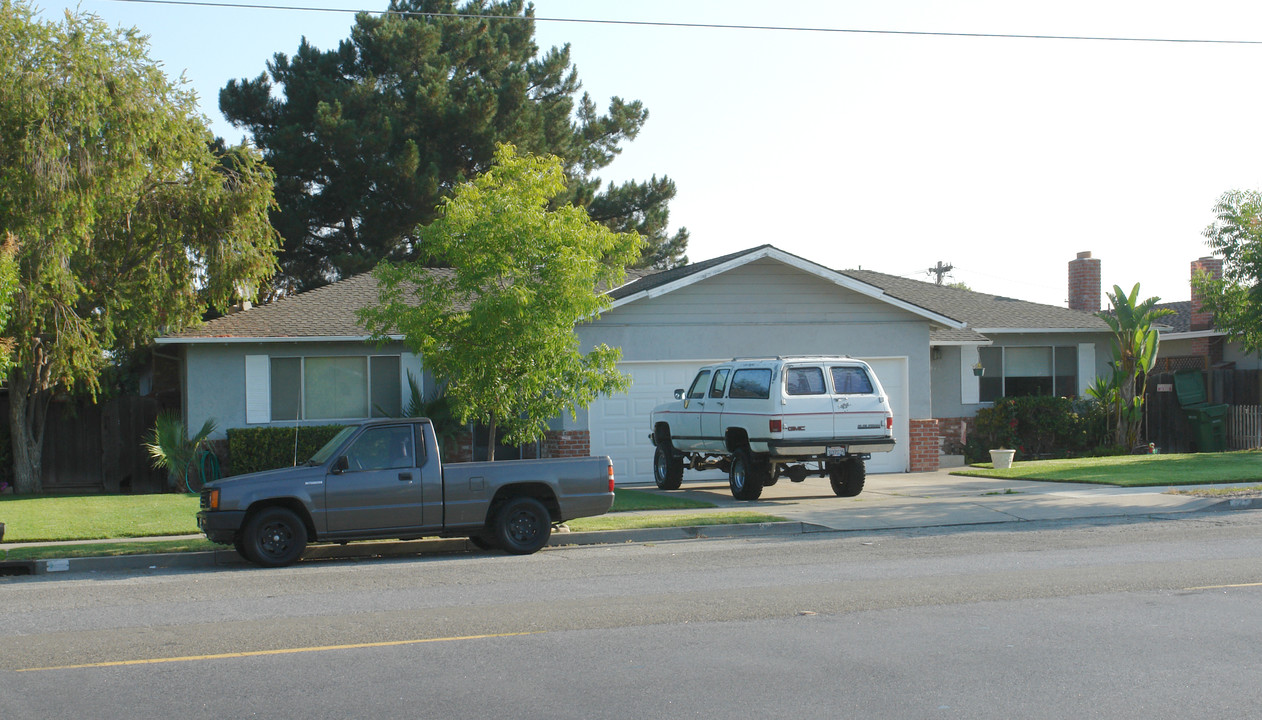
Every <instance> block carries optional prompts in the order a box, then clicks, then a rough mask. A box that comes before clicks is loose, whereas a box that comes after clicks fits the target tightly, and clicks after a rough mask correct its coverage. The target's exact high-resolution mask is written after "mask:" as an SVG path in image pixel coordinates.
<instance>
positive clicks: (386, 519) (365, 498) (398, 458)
mask: <svg viewBox="0 0 1262 720" xmlns="http://www.w3.org/2000/svg"><path fill="white" fill-rule="evenodd" d="M418 447H421V448H423V447H424V444H423V443H418V442H417V437H416V429H415V425H413V424H412V423H404V424H399V425H385V426H377V427H372V428H369V429H367V430H365V431H364V432H363V433H361V434H360V435H359V437H357V438H356V439H355V440H354V442H353V443H352V444H351V445H350V447H348V448H347V449H346V451H345V452H344V453H342V455H341V457H342V458H345V462H344V465H345V467H344V469H340V470H339V469H338V468H339V467H341V466H342V465H343V461H342V460H340V459H338V460H335V461H334V465H333V468H332V469H331V470H330V472H329V473H328V474H327V475H325V478H324V508H325V521H326V523H327V527H328V531H329V532H330V533H338V532H363V531H376V530H388V529H392V528H419V527H423V526H425V525H429V524H434V525H438V524H441V522H442V520H441V517H438V518H432V519H431V518H427V517H425V515H426V510H425V509H424V508H425V503H424V500H425V497H424V492H425V485H424V483H422V482H421V466H422V465H423V464H424V458H422V462H421V463H418V462H417V448H418ZM429 512H430V513H432V512H434V511H433V510H432V508H431V509H430V510H429Z"/></svg>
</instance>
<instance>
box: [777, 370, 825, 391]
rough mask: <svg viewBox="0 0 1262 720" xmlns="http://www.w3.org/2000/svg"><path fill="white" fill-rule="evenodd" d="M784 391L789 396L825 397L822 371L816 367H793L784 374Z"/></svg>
mask: <svg viewBox="0 0 1262 720" xmlns="http://www.w3.org/2000/svg"><path fill="white" fill-rule="evenodd" d="M784 391H785V392H786V393H788V394H789V395H825V394H827V393H828V388H827V387H825V386H824V371H823V370H821V369H820V368H817V367H794V368H789V369H788V370H785V372H784Z"/></svg>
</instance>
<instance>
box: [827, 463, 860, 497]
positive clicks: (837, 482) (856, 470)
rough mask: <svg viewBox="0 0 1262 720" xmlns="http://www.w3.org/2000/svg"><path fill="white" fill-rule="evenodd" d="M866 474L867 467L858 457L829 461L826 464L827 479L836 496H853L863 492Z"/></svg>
mask: <svg viewBox="0 0 1262 720" xmlns="http://www.w3.org/2000/svg"><path fill="white" fill-rule="evenodd" d="M867 475H868V470H867V467H865V466H864V464H863V461H862V460H860V459H858V458H851V459H849V460H843V461H842V462H839V463H831V464H829V466H828V479H829V481H831V483H832V486H833V492H834V493H836V494H837V497H854V496H855V495H858V494H859V493H861V492H863V481H864V480H865V479H866V478H867Z"/></svg>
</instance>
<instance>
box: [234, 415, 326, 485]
mask: <svg viewBox="0 0 1262 720" xmlns="http://www.w3.org/2000/svg"><path fill="white" fill-rule="evenodd" d="M344 427H346V426H345V425H309V426H302V427H299V428H297V433H298V452H297V459H298V462H303V461H305V460H306V459H307V458H309V457H311V456H312V455H314V454H315V451H316V450H319V449H320V448H322V447H324V444H325V443H327V442H328V441H329V440H330V439H332V437H333V436H334V435H336V434H337V433H338V431H340V430H341V429H342V428H344ZM294 432H295V429H294V428H292V427H265V428H232V429H230V430H228V461H229V463H230V468H229V469H230V470H231V472H232V474H233V475H244V474H246V473H252V472H259V471H260V470H274V469H276V468H282V467H290V466H292V465H293V464H294Z"/></svg>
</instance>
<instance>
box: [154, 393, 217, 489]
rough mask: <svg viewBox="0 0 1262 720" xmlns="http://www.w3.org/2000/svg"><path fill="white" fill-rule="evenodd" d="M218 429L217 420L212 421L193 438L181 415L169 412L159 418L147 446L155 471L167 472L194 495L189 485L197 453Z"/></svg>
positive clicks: (203, 426)
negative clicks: (156, 469)
mask: <svg viewBox="0 0 1262 720" xmlns="http://www.w3.org/2000/svg"><path fill="white" fill-rule="evenodd" d="M215 427H216V425H215V419H214V418H209V419H207V420H206V422H205V424H203V425H202V429H201V430H199V431H198V433H197V434H196V435H194V436H193V437H191V438H190V437H189V436H188V429H187V428H185V427H184V421H183V420H181V419H180V414H179V413H178V412H174V411H171V410H167V411H164V412H161V413H159V414H158V418H157V420H156V421H155V422H154V426H153V429H152V430H150V431H149V438H148V440H149V441H148V442H146V443H145V444H144V446H145V449H146V450H148V451H149V456H150V457H152V458H153V466H154V467H155V468H159V469H165V470H166V471H167V475H168V478H169V479H170V480H172V481H177V482H178V484H179V485H183V486H184V487H185V488H186V489H187V490H188V491H189V492H193V488H192V485H190V484H189V473H190V472H192V471H193V467H192V466H193V461H194V460H196V459H197V451H198V450H199V449H200V448H201V446H202V443H204V442H205V441H206V438H207V437H208V436H209V435H210V434H211V433H213V432H214V431H215ZM177 486H178V485H177Z"/></svg>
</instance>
